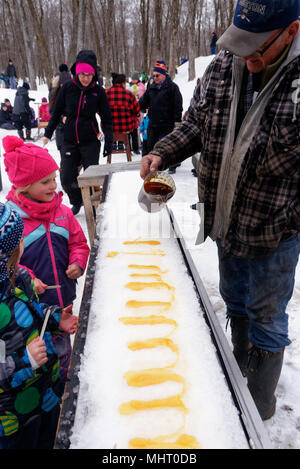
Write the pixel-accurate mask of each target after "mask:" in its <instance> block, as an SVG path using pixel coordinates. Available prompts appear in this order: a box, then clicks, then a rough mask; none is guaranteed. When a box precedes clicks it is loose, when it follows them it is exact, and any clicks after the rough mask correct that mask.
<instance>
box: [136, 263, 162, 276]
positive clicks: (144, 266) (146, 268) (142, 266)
mask: <svg viewBox="0 0 300 469" xmlns="http://www.w3.org/2000/svg"><path fill="white" fill-rule="evenodd" d="M128 268H129V269H139V270H157V271H158V272H160V273H161V274H165V273H167V270H161V268H160V267H158V266H157V265H138V264H130V265H129V266H128Z"/></svg>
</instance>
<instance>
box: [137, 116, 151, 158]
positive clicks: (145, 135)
mask: <svg viewBox="0 0 300 469" xmlns="http://www.w3.org/2000/svg"><path fill="white" fill-rule="evenodd" d="M148 125H149V117H148V113H147V114H145V116H144V119H143V120H142V122H141V124H140V126H139V131H140V133H141V134H142V137H143V143H142V156H145V155H148V148H147V141H148Z"/></svg>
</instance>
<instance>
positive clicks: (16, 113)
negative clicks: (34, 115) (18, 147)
mask: <svg viewBox="0 0 300 469" xmlns="http://www.w3.org/2000/svg"><path fill="white" fill-rule="evenodd" d="M29 89H30V87H29V84H28V83H26V82H24V83H23V86H19V88H18V89H17V92H16V96H15V101H14V107H13V121H14V123H15V126H16V129H17V131H18V135H19V137H20V138H21V139H22V140H25V139H26V140H33V139H32V138H31V109H30V106H29V103H30V101H34V99H33V98H29V95H28V90H29ZM23 127H25V129H26V137H24V134H23Z"/></svg>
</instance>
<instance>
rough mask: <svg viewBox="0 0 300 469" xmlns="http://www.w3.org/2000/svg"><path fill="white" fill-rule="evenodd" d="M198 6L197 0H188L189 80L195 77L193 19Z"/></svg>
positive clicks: (194, 32)
mask: <svg viewBox="0 0 300 469" xmlns="http://www.w3.org/2000/svg"><path fill="white" fill-rule="evenodd" d="M197 6H198V0H190V2H189V9H188V17H189V28H188V31H189V36H188V50H189V54H188V56H189V81H192V80H194V79H195V78H196V68H195V57H196V31H195V19H196V11H197Z"/></svg>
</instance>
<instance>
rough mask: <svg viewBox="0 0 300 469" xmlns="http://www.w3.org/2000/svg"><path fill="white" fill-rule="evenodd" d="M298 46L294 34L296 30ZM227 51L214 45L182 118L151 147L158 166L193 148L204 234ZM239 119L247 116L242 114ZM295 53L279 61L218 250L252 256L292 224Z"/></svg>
mask: <svg viewBox="0 0 300 469" xmlns="http://www.w3.org/2000/svg"><path fill="white" fill-rule="evenodd" d="M297 47H298V50H299V49H300V36H299V38H298V46H297ZM232 62H233V56H232V55H231V54H230V53H229V52H226V51H221V52H220V53H219V54H218V55H217V56H216V58H215V59H214V60H213V61H212V62H211V64H210V65H209V66H208V68H207V70H206V72H205V75H204V77H203V79H202V82H201V97H200V100H199V101H198V102H197V103H196V104H195V105H194V106H191V107H190V109H189V113H188V119H187V121H185V122H183V123H182V124H181V125H180V126H179V127H177V128H176V129H175V130H174V131H173V132H172V133H171V134H169V135H168V136H166V137H165V138H164V139H162V140H160V141H159V142H158V143H157V144H156V145H155V147H154V149H153V150H152V152H151V153H152V154H155V155H158V156H160V157H161V158H162V159H163V165H162V169H166V168H168V167H169V166H171V165H174V164H176V163H178V162H181V161H183V160H185V159H186V158H188V157H189V156H191V155H193V154H195V153H196V152H199V151H200V152H201V158H200V163H199V178H198V192H199V200H200V202H203V203H204V212H205V222H204V236H205V238H206V237H207V236H208V235H209V234H210V233H211V229H212V225H213V221H214V215H215V208H216V197H217V188H218V180H219V176H220V168H221V162H222V157H223V148H224V143H225V137H226V132H227V128H228V126H229V125H234V124H233V123H232V122H230V109H231V101H232V92H233V90H232ZM246 119H247V117H246ZM299 163H300V55H298V56H297V57H295V58H294V59H293V60H292V61H291V62H290V63H288V64H287V65H285V66H284V68H283V70H282V71H281V74H280V76H279V78H278V81H277V83H276V85H275V88H274V90H273V92H272V95H271V98H270V100H269V102H268V104H267V106H266V108H265V110H264V112H263V115H262V118H261V120H260V123H259V125H258V128H257V132H256V134H255V136H254V138H253V139H252V141H251V143H250V146H249V147H248V151H247V153H246V155H245V157H244V160H243V164H242V167H241V169H240V171H239V177H238V180H237V184H236V187H235V193H234V199H233V205H232V210H231V214H230V224H229V229H228V232H227V234H226V238H225V240H223V244H224V251H225V254H232V255H235V256H239V257H249V258H253V257H257V256H260V255H266V254H268V253H270V252H271V251H272V250H274V249H275V248H276V247H277V246H278V243H279V241H280V239H281V237H282V235H283V233H284V231H285V230H286V229H288V230H295V231H296V232H299V231H300V200H299V172H300V164H299Z"/></svg>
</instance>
